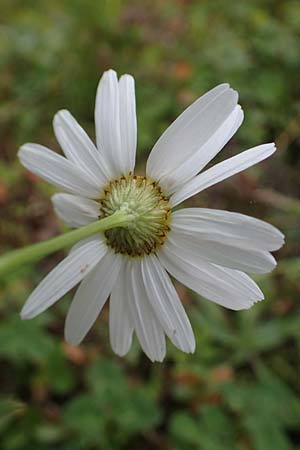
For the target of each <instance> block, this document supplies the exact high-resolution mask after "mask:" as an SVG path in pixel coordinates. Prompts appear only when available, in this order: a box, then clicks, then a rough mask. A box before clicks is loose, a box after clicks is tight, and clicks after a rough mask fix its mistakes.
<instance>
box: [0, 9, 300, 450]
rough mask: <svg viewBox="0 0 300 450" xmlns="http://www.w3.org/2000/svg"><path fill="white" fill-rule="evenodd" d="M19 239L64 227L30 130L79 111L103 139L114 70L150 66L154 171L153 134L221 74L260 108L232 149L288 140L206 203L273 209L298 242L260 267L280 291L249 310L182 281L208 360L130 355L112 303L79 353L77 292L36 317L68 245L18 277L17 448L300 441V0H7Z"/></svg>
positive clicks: (8, 163)
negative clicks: (106, 93) (73, 335)
mask: <svg viewBox="0 0 300 450" xmlns="http://www.w3.org/2000/svg"><path fill="white" fill-rule="evenodd" d="M0 10H1V16H0V208H1V214H0V245H1V252H5V251H8V250H9V249H11V248H15V247H21V246H23V245H26V244H29V243H32V242H36V241H40V240H42V239H47V238H49V237H51V236H54V235H56V234H58V233H59V232H62V231H63V225H62V224H61V223H59V221H58V220H57V219H56V218H55V217H54V214H53V211H52V208H51V204H50V195H51V194H52V193H53V192H54V190H53V189H52V188H51V187H50V186H49V185H47V184H46V183H44V182H43V181H41V180H39V179H38V178H37V177H35V176H33V175H32V174H30V173H28V172H27V171H25V170H24V169H23V168H22V167H21V166H20V164H19V163H18V160H17V158H16V152H17V149H18V147H19V145H21V144H22V143H24V142H26V141H31V142H39V143H41V144H44V145H47V146H49V147H51V148H53V149H56V150H58V151H59V149H58V146H57V144H56V142H55V140H54V137H53V132H52V129H51V121H52V118H53V115H54V114H55V112H56V111H57V110H59V109H61V108H67V109H69V110H70V111H72V113H73V114H74V115H75V117H76V118H77V119H78V120H79V121H80V123H81V124H82V125H83V126H84V127H85V128H86V129H87V130H89V132H90V135H91V136H93V133H94V125H93V108H94V96H95V90H96V86H97V82H98V80H99V78H100V76H101V74H102V72H103V71H104V70H105V69H108V68H114V69H116V70H117V71H118V72H119V73H124V72H127V73H131V74H133V75H134V76H135V78H136V90H137V111H138V124H139V145H138V163H139V169H140V171H142V170H143V167H144V162H145V159H146V157H147V154H148V152H149V151H150V149H151V147H152V145H153V143H154V142H155V140H156V139H157V138H158V137H159V135H160V133H161V132H162V131H163V130H164V129H165V128H166V127H167V126H168V124H170V122H171V121H172V120H173V119H174V118H175V117H176V116H177V115H178V114H179V113H180V112H181V111H182V110H183V109H184V108H185V107H186V106H187V105H189V104H190V103H191V102H192V101H193V100H194V99H196V98H197V97H198V96H200V95H201V94H203V93H204V92H205V91H206V90H207V89H209V88H212V87H213V86H214V85H215V84H218V83H221V82H225V81H227V82H230V83H231V84H232V85H233V86H234V87H235V88H236V89H238V90H239V92H240V101H241V104H242V106H243V107H244V110H245V112H246V118H245V122H244V124H243V126H242V128H241V130H240V131H239V132H238V134H237V136H236V137H234V139H233V140H232V141H231V143H230V144H229V145H228V146H227V147H226V149H225V150H224V151H223V152H222V154H221V158H225V157H228V156H229V155H232V154H234V153H237V152H238V151H240V150H242V149H246V148H247V147H250V146H253V145H257V144H260V143H264V142H268V141H273V140H275V141H276V143H277V147H278V149H279V150H278V152H277V154H276V155H275V156H274V157H272V158H271V159H270V160H268V161H266V162H264V163H262V164H260V165H259V166H258V167H256V168H253V169H251V170H249V171H247V172H246V173H242V174H240V175H237V176H235V177H234V178H232V179H230V180H228V181H226V182H224V183H222V185H217V186H215V187H214V188H212V189H209V191H205V192H204V193H202V194H201V196H200V195H199V196H198V197H196V198H194V199H192V200H190V202H189V204H190V205H193V206H196V205H201V206H207V207H213V208H220V209H229V210H233V211H238V212H242V213H246V214H250V215H253V216H255V217H260V218H262V219H265V220H267V221H270V222H271V223H273V224H274V225H276V226H278V227H279V228H280V229H281V230H282V231H283V232H284V233H285V234H286V237H287V244H286V246H285V247H284V248H283V249H282V250H281V252H279V254H277V255H276V257H277V258H278V259H279V266H278V268H277V269H276V271H275V272H273V274H272V275H270V276H264V277H260V278H257V281H258V283H259V284H260V286H261V287H262V289H263V290H264V293H265V297H266V301H264V302H262V303H261V304H259V305H256V306H255V307H254V308H253V309H251V310H250V311H246V312H240V313H236V312H231V311H226V310H224V309H222V308H221V307H217V306H215V305H213V304H211V303H209V302H208V301H206V300H203V299H200V298H197V296H196V295H194V294H193V293H192V292H190V291H188V290H187V289H186V288H184V287H182V286H179V285H177V286H176V287H177V288H178V290H179V292H180V295H181V298H182V300H183V302H184V304H185V307H186V308H187V310H188V313H189V316H190V318H191V321H192V324H193V328H194V331H195V334H196V340H197V350H196V353H195V355H184V354H182V353H180V352H179V351H177V350H176V349H175V348H173V347H172V346H169V351H168V357H167V360H166V361H165V362H164V363H163V364H151V363H150V362H149V361H148V360H147V359H146V357H145V356H144V355H143V354H142V353H141V351H140V349H139V346H138V345H137V343H136V342H135V345H134V346H133V348H132V350H131V352H130V354H129V355H128V357H126V358H124V359H120V358H118V357H116V356H115V355H113V354H112V351H111V349H110V347H109V341H108V323H107V319H108V316H107V309H105V310H104V312H103V313H102V314H101V317H100V318H99V320H98V321H97V323H96V325H95V326H94V327H93V330H92V331H91V332H90V333H89V335H88V337H87V339H86V340H85V342H84V343H83V345H81V346H80V347H79V348H73V347H70V346H68V345H66V344H65V343H64V342H63V324H64V317H65V312H66V310H67V308H68V305H69V302H70V299H71V295H69V296H67V298H65V299H64V300H62V301H61V302H59V304H57V305H56V306H55V307H54V308H52V309H51V310H50V311H49V312H47V313H45V314H43V315H42V316H41V317H39V318H37V319H34V320H32V321H29V322H21V320H20V318H19V315H18V312H19V310H20V308H21V306H22V304H23V303H24V301H25V300H26V298H27V296H28V295H29V293H30V292H31V290H32V289H33V287H34V286H36V285H37V283H38V282H39V280H41V278H42V277H43V275H44V274H45V273H47V272H48V271H49V270H50V269H51V268H52V267H53V266H54V265H55V264H56V262H58V261H59V260H60V259H61V257H62V256H63V253H61V254H57V255H54V256H52V257H49V258H47V259H46V260H44V261H43V262H41V263H40V264H39V265H36V266H34V267H24V268H23V269H22V270H21V271H20V272H18V273H11V274H10V275H9V276H8V277H7V278H6V279H4V280H3V279H2V280H1V281H0V283H1V284H0V296H1V302H0V316H1V320H0V386H1V399H0V448H1V449H3V450H27V449H28V450H29V449H30V450H31V449H38V450H51V449H56V450H118V449H128V450H129V449H130V450H140V449H145V450H148V449H158V450H198V449H199V450H295V449H300V382H299V374H300V359H299V356H300V354H299V353H300V351H299V350H300V347H299V338H300V314H299V305H300V303H299V295H300V283H299V277H300V256H299V255H300V229H299V218H300V206H299V200H297V198H299V194H300V177H299V170H300V152H299V149H300V138H299V130H300V95H299V94H300V92H299V91H300V87H299V86H300V84H299V73H300V2H299V0H285V1H283V0H250V1H249V0H248V1H247V0H240V1H235V0H227V1H225V0H223V1H221V0H202V1H196V0H143V1H139V0H132V1H131V0H129V1H121V0H107V1H101V0H98V1H96V0H51V1H42V0H0Z"/></svg>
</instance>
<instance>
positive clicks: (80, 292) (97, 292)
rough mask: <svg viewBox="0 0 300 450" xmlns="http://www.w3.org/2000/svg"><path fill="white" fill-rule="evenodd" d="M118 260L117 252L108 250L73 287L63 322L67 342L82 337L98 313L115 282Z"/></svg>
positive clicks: (79, 339)
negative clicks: (76, 286) (75, 287)
mask: <svg viewBox="0 0 300 450" xmlns="http://www.w3.org/2000/svg"><path fill="white" fill-rule="evenodd" d="M121 261H122V259H121V256H120V255H116V254H114V253H113V252H111V251H108V252H107V253H106V255H105V256H104V257H103V258H102V260H101V261H100V262H99V264H97V265H96V267H94V269H93V270H92V271H91V272H90V273H89V274H88V275H87V276H86V277H85V279H84V280H83V281H82V283H81V284H80V286H79V288H78V289H77V292H76V294H75V297H74V299H73V301H72V303H71V306H70V309H69V311H68V314H67V318H66V323H65V338H66V341H67V342H69V343H70V344H71V345H78V344H79V343H80V342H81V341H82V340H83V338H84V337H85V336H86V334H87V333H88V331H89V330H90V328H91V327H92V325H93V324H94V322H95V320H96V319H97V317H98V315H99V314H100V311H101V310H102V308H103V306H104V304H105V302H106V300H107V298H108V296H109V295H110V293H111V291H112V288H113V286H114V284H115V283H116V281H117V278H118V275H119V271H120V267H121Z"/></svg>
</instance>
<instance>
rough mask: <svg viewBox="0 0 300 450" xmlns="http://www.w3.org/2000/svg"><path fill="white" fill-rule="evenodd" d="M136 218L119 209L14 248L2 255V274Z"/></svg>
mask: <svg viewBox="0 0 300 450" xmlns="http://www.w3.org/2000/svg"><path fill="white" fill-rule="evenodd" d="M133 220H134V216H133V215H132V214H130V213H128V212H127V211H123V210H118V211H116V212H115V213H114V214H112V215H111V216H108V217H105V218H104V219H101V220H97V221H96V222H93V223H91V224H89V225H86V226H84V227H81V228H78V229H76V230H73V231H70V232H68V233H65V234H63V235H61V236H57V237H55V238H52V239H49V240H47V241H44V242H39V243H38V244H33V245H29V246H28V247H25V248H22V249H18V250H13V251H12V252H10V253H8V254H6V255H3V256H0V276H2V275H5V274H7V273H9V272H11V271H12V270H16V269H18V268H19V267H22V266H24V265H25V264H28V263H31V262H33V261H38V260H39V259H41V258H43V257H44V256H47V255H50V254H51V253H54V252H56V251H57V250H61V249H63V248H66V247H70V246H72V245H74V244H76V242H78V241H80V240H81V239H85V238H87V237H89V236H92V235H93V234H96V233H98V232H99V231H105V230H108V229H110V228H116V227H121V226H126V225H128V224H129V223H130V222H132V221H133Z"/></svg>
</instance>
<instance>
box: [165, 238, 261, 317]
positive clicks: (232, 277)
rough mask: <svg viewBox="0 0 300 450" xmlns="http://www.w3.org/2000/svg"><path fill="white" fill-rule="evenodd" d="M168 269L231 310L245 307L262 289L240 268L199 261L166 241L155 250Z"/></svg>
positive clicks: (190, 285) (251, 303)
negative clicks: (157, 250)
mask: <svg viewBox="0 0 300 450" xmlns="http://www.w3.org/2000/svg"><path fill="white" fill-rule="evenodd" d="M158 256H159V259H160V261H161V263H162V265H163V266H164V267H165V268H166V269H167V271H168V272H169V273H170V274H171V275H172V276H173V277H175V278H177V280H179V281H180V282H181V283H183V284H185V285H186V286H188V287H189V288H190V289H192V290H194V291H195V292H197V293H198V294H200V295H202V296H203V297H205V298H207V299H208V300H211V301H213V302H215V303H218V304H219V305H222V306H225V307H226V308H229V309H233V310H240V309H248V308H250V307H251V306H252V305H253V304H254V303H255V302H257V301H259V300H262V299H263V298H264V297H263V293H262V292H261V290H260V289H259V287H258V286H257V285H256V284H255V283H254V281H253V280H251V278H249V277H248V275H246V274H245V273H243V272H240V271H238V270H233V269H227V268H225V267H221V266H218V265H216V264H212V263H209V262H207V261H201V260H200V258H198V257H197V258H196V257H195V256H194V255H193V254H192V253H191V252H189V251H188V250H184V249H182V248H177V247H175V246H174V245H172V244H171V243H170V242H169V241H167V242H166V243H165V244H164V246H163V247H162V249H161V250H160V251H159V252H158Z"/></svg>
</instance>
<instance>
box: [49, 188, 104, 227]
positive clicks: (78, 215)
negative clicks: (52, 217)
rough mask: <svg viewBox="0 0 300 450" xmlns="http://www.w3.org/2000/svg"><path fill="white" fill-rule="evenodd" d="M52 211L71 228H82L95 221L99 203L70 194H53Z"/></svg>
mask: <svg viewBox="0 0 300 450" xmlns="http://www.w3.org/2000/svg"><path fill="white" fill-rule="evenodd" d="M51 200H52V203H53V206H54V210H55V212H56V214H57V215H58V217H59V218H60V219H61V220H63V221H64V222H65V224H67V225H68V226H69V227H71V228H77V227H82V226H84V225H88V224H89V223H92V222H94V221H95V220H97V218H98V216H99V208H100V207H99V203H97V202H96V201H95V200H90V199H88V198H84V197H79V196H78V195H72V194H54V195H53V196H52V199H51Z"/></svg>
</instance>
